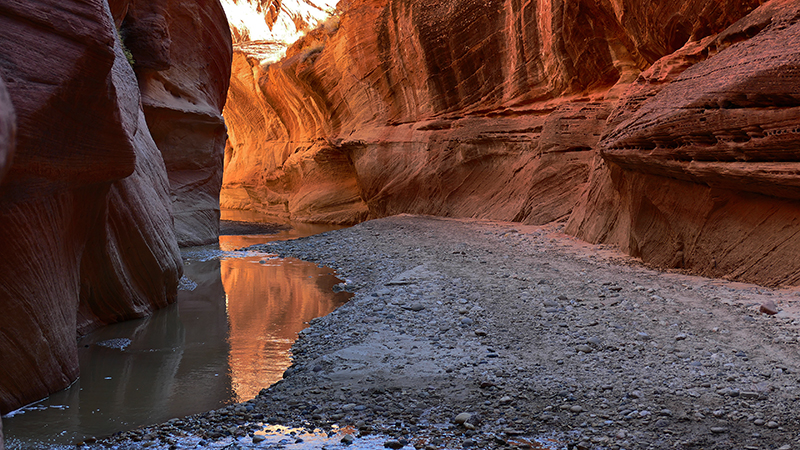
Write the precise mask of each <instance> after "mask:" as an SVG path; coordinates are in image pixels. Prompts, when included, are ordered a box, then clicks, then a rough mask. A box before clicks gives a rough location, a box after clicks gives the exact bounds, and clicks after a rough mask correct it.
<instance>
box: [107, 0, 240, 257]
mask: <svg viewBox="0 0 800 450" xmlns="http://www.w3.org/2000/svg"><path fill="white" fill-rule="evenodd" d="M121 30H122V31H121V32H122V35H123V36H124V37H125V42H126V45H128V47H129V48H130V51H131V53H132V54H133V58H134V60H135V61H136V62H135V64H134V68H135V70H136V75H137V78H138V79H139V87H140V89H141V92H142V104H143V106H144V112H145V117H146V118H147V124H148V127H149V129H150V133H151V135H152V136H153V139H154V140H155V143H156V145H157V146H158V149H159V150H160V151H161V153H162V155H163V157H164V161H165V163H166V167H167V173H168V174H169V184H170V192H171V196H172V203H173V204H172V207H173V215H174V217H175V232H176V234H177V237H178V243H179V244H180V245H181V246H191V245H203V244H209V243H213V242H216V241H217V237H218V235H219V191H220V187H221V184H222V163H223V155H224V148H225V140H226V138H227V134H226V129H225V122H224V119H223V118H222V108H223V107H224V105H225V100H226V96H227V90H228V83H229V80H230V67H231V34H230V30H229V29H228V25H227V19H226V17H225V12H224V11H223V9H222V6H221V5H220V3H219V2H218V1H210V2H198V1H196V0H161V1H159V2H155V3H153V2H147V1H142V0H137V1H132V2H131V3H130V5H129V6H128V8H127V15H126V16H125V18H124V19H123V21H122V23H121Z"/></svg>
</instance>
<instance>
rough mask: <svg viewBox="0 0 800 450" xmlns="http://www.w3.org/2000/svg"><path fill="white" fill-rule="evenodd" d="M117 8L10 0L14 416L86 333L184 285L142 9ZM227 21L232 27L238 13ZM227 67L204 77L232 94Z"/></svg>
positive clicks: (5, 258)
mask: <svg viewBox="0 0 800 450" xmlns="http://www.w3.org/2000/svg"><path fill="white" fill-rule="evenodd" d="M111 7H112V9H111V11H109V5H108V4H107V3H106V2H105V1H103V0H89V1H54V0H52V1H51V0H48V1H43V2H39V3H37V7H36V8H32V7H31V6H30V5H28V4H27V3H25V2H13V1H0V44H2V45H0V78H2V80H4V82H5V86H6V88H7V91H8V94H9V95H8V97H6V96H5V95H4V94H2V91H3V90H2V89H0V141H1V142H2V144H0V175H2V174H3V173H4V172H5V177H4V178H3V179H2V183H1V184H0V224H2V226H0V253H1V254H0V273H1V274H2V275H0V278H1V281H0V306H2V310H3V313H2V314H0V330H2V333H0V412H8V411H10V410H12V409H15V408H17V407H19V406H22V405H24V404H27V403H29V402H31V401H34V400H37V399H39V398H42V397H44V396H46V395H48V394H49V393H51V392H53V391H55V390H58V389H62V388H64V387H66V386H67V385H69V383H70V382H71V381H73V380H74V379H75V378H76V377H77V375H78V373H77V372H78V358H77V351H76V343H75V336H76V330H78V331H79V332H85V331H88V330H90V329H93V328H95V327H97V326H100V325H102V324H105V323H109V322H115V321H120V320H125V319H129V318H133V317H141V316H143V315H146V314H148V313H150V312H151V311H152V310H153V309H154V308H157V307H160V306H163V305H166V304H168V303H170V302H173V301H174V300H175V297H176V295H177V291H176V286H177V280H178V278H179V276H180V273H181V261H180V253H179V251H178V247H177V242H176V238H175V233H174V225H173V219H172V205H171V201H170V194H169V191H168V186H169V184H168V179H167V172H166V170H165V165H164V160H163V159H162V155H161V152H159V151H158V148H157V147H156V144H155V142H154V141H153V138H152V136H151V133H150V131H149V130H148V127H147V124H146V122H145V116H144V112H143V110H142V108H141V102H140V100H141V95H140V91H139V87H138V83H137V79H136V76H135V74H134V71H133V70H132V69H131V65H130V64H129V62H128V60H127V58H126V56H125V54H124V52H123V49H122V46H121V44H120V41H119V38H118V33H117V31H116V26H117V25H119V24H120V23H121V21H122V18H126V17H129V15H130V14H133V11H135V10H136V8H135V7H134V6H132V5H130V4H129V3H128V2H123V1H112V2H111ZM206 7H207V6H206ZM153 8H156V7H155V6H153ZM196 9H198V8H195V10H196ZM220 11H221V10H220ZM114 18H117V20H118V22H117V23H116V24H115V19H114ZM220 19H221V20H220ZM217 23H218V26H219V28H223V29H224V27H225V22H224V16H220V17H217ZM150 25H153V26H156V25H158V24H157V23H150ZM151 30H152V31H153V32H154V33H156V34H157V32H158V31H159V30H160V28H158V27H157V26H156V27H155V28H153V29H151ZM163 37H164V36H160V35H159V36H157V39H158V40H162V38H163ZM130 44H131V46H132V47H135V44H136V41H135V39H134V40H133V42H131V43H130ZM224 44H225V43H224V42H222V43H221V44H220V45H222V46H223V47H225V45H224ZM192 50H193V51H195V52H198V51H199V49H197V48H196V47H193V48H192ZM228 51H229V50H228ZM202 53H203V56H202V57H203V58H205V57H207V56H206V55H207V54H209V53H214V52H213V51H212V52H210V51H208V50H207V49H206V48H205V47H204V49H203V51H202ZM222 53H223V54H224V53H225V51H224V50H223V51H222ZM144 67H146V61H143V62H142V65H141V69H142V70H143V68H144ZM212 72H213V71H212ZM191 75H192V74H188V76H191ZM224 75H225V73H224V71H223V73H222V74H221V80H220V82H219V83H218V85H214V83H213V80H212V81H207V80H203V79H201V80H200V81H197V82H198V83H203V82H204V81H205V84H204V86H205V87H204V88H205V89H207V90H209V91H212V92H216V95H217V96H218V97H220V98H222V99H224V90H223V89H222V88H221V86H225V85H226V81H225V77H224ZM11 106H13V110H14V111H15V113H16V119H15V121H16V127H17V134H16V146H15V149H14V152H13V158H10V157H9V155H11V152H10V151H9V148H10V147H9V146H8V145H7V142H9V140H8V136H9V133H8V131H9V130H10V128H9V127H8V123H9V120H8V119H9V117H10V116H9V114H8V112H9V111H10V107H11ZM220 107H221V104H220ZM198 128H199V127H198ZM192 130H194V128H193V129H192ZM186 134H187V136H188V135H189V134H190V133H189V132H187V133H186ZM219 145H220V146H221V143H220V144H219ZM220 148H221V147H220Z"/></svg>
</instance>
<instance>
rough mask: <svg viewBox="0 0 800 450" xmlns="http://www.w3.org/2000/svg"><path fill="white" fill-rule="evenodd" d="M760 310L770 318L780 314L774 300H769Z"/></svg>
mask: <svg viewBox="0 0 800 450" xmlns="http://www.w3.org/2000/svg"><path fill="white" fill-rule="evenodd" d="M758 310H759V311H760V312H762V313H764V314H766V315H768V316H774V315H775V314H778V312H779V311H778V305H776V304H775V302H773V301H772V300H767V301H765V302H764V303H762V304H761V306H760V307H759V308H758Z"/></svg>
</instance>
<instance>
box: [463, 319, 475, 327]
mask: <svg viewBox="0 0 800 450" xmlns="http://www.w3.org/2000/svg"><path fill="white" fill-rule="evenodd" d="M473 323H475V321H474V320H472V319H470V318H469V317H463V318H461V325H472V324H473Z"/></svg>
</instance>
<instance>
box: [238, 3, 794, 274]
mask: <svg viewBox="0 0 800 450" xmlns="http://www.w3.org/2000/svg"><path fill="white" fill-rule="evenodd" d="M799 8H800V6H799V5H798V3H797V2H795V1H791V0H773V1H770V2H765V1H761V0H749V1H733V0H727V1H716V0H684V1H679V2H669V3H663V5H660V6H659V5H655V4H653V3H652V2H641V1H636V0H625V1H622V0H613V1H606V2H594V1H584V0H559V1H548V2H545V1H531V2H526V3H520V2H513V1H491V2H483V1H481V2H478V1H473V0H456V1H452V2H438V1H433V0H426V1H419V2H404V1H400V0H354V1H352V2H349V4H347V5H342V4H340V9H341V10H342V11H343V13H342V15H341V17H340V20H339V21H329V22H326V24H325V25H324V26H321V27H319V28H318V29H316V30H314V31H313V32H311V33H309V34H308V35H306V36H305V37H304V38H303V39H301V40H300V41H299V42H298V43H297V44H295V45H294V46H293V47H292V48H290V49H289V51H288V52H287V56H286V58H284V59H283V60H281V61H280V62H277V63H274V64H267V63H266V62H265V61H264V59H263V58H262V57H261V56H260V55H262V54H263V52H261V51H260V50H259V48H258V45H256V44H249V45H241V46H239V47H238V48H237V49H236V50H235V52H234V64H233V66H234V67H233V77H232V81H231V89H230V91H229V100H228V104H227V107H226V111H225V114H226V118H227V120H228V124H229V134H230V139H229V142H228V146H227V148H226V154H225V162H226V170H225V178H224V185H223V192H222V204H223V205H224V206H227V207H231V208H241V209H254V210H259V211H263V212H268V213H272V214H275V215H277V216H280V217H283V218H289V219H294V220H301V221H311V222H317V221H319V222H335V223H354V222H357V221H360V220H364V219H366V218H373V217H381V216H386V215H390V214H396V213H406V212H407V213H416V214H433V215H443V216H454V217H479V218H493V219H503V220H515V221H522V222H525V223H546V222H549V221H553V220H562V221H567V231H568V232H569V233H571V234H574V235H575V236H578V237H580V238H582V239H585V240H589V241H592V242H595V243H598V242H604V243H609V244H614V245H617V246H619V247H621V248H622V249H624V250H625V251H628V252H629V253H631V254H633V255H636V256H639V257H641V258H642V259H643V260H644V261H645V262H647V263H650V264H653V265H656V266H660V267H670V268H685V269H690V270H692V271H694V272H698V273H702V274H705V275H710V276H716V277H728V278H732V279H742V280H748V281H755V282H759V283H764V284H771V285H776V284H797V283H800V275H798V274H800V260H798V259H797V258H795V257H794V255H795V254H796V252H797V250H800V248H798V246H800V239H798V236H797V230H798V229H800V228H798V226H797V225H798V223H797V221H798V220H800V219H797V217H800V215H798V207H799V206H800V204H799V203H798V201H800V197H798V194H799V193H800V191H798V189H799V188H800V178H799V177H798V174H800V171H798V167H796V166H797V164H798V162H800V160H798V156H799V155H798V153H797V150H796V149H797V148H798V139H800V131H799V130H798V127H800V125H798V124H800V116H798V111H800V110H799V109H798V105H800V103H798V101H799V100H800V97H799V96H798V94H797V93H798V92H800V89H799V88H800V80H798V73H800V69H799V68H798V60H799V59H800V58H799V57H798V54H797V52H798V51H797V49H798V48H800V47H799V46H797V45H796V44H797V41H798V39H800V25H798V24H797V22H798V21H797V17H799V16H800V11H798V9H799Z"/></svg>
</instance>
